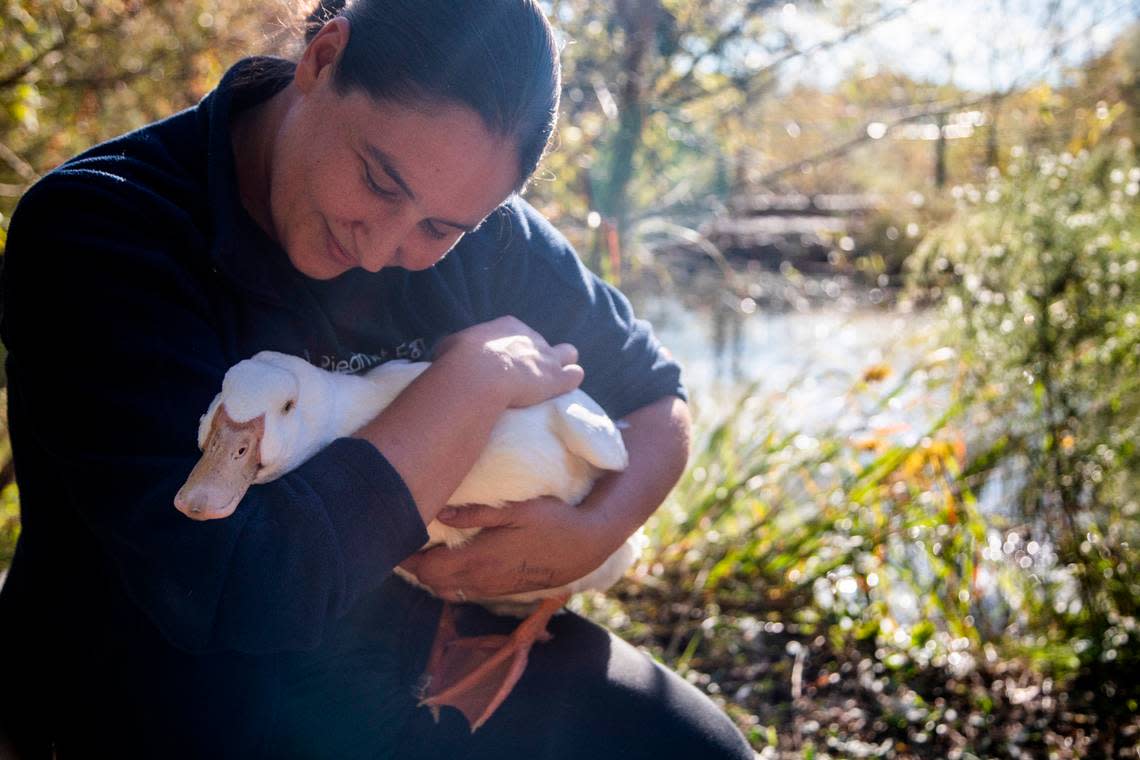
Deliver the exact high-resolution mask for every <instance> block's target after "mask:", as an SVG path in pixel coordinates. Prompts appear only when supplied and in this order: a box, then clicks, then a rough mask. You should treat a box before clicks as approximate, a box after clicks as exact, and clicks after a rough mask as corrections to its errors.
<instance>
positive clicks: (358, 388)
mask: <svg viewBox="0 0 1140 760" xmlns="http://www.w3.org/2000/svg"><path fill="white" fill-rule="evenodd" d="M428 366H429V364H428V363H427V362H418V363H410V362H406V361H391V362H387V363H386V364H382V365H380V366H378V367H375V368H373V369H371V370H369V371H368V372H366V373H364V374H362V375H342V374H336V373H332V372H327V371H325V370H322V369H319V368H317V367H314V366H313V365H311V364H309V363H308V362H307V361H305V360H304V359H301V358H299V357H295V356H289V355H286V354H280V353H276V352H272V351H263V352H261V353H259V354H257V355H255V356H254V357H253V358H251V359H247V360H245V361H243V362H240V363H238V364H236V365H234V366H233V367H232V368H231V369H230V370H229V372H228V373H227V374H226V378H225V381H224V382H223V384H222V392H221V393H219V394H218V396H217V398H215V399H214V402H213V403H212V404H211V405H210V408H209V410H208V411H207V413H206V415H205V416H203V418H202V421H201V425H200V428H199V443H200V444H201V443H203V442H204V441H205V438H206V435H207V434H208V433H209V430H210V427H211V423H212V420H213V416H214V414H215V413H216V411H217V409H218V408H219V407H220V406H221V405H222V404H223V403H224V404H225V407H226V411H227V413H228V414H229V415H230V417H232V418H233V419H234V420H235V421H237V422H244V421H247V420H250V419H253V418H255V417H257V416H258V415H261V414H265V416H266V424H265V436H264V438H263V439H262V443H261V455H262V463H263V465H264V469H263V470H262V471H261V474H259V476H258V478H257V481H256V482H258V483H265V482H268V481H270V480H273V479H275V478H277V477H280V476H281V475H284V474H285V473H287V472H289V471H291V470H293V469H295V468H296V467H298V466H300V465H301V464H302V463H304V462H305V461H306V460H307V459H309V457H311V456H313V454H315V453H317V452H318V451H320V450H321V449H322V448H324V447H325V446H327V445H328V444H330V443H332V441H334V440H336V439H337V438H341V437H344V436H348V435H351V434H352V433H354V432H355V431H357V430H359V429H360V428H361V427H363V426H364V424H365V423H367V422H369V421H370V420H372V419H373V418H374V417H375V416H376V415H377V414H379V413H380V412H381V411H382V410H383V409H384V408H385V407H386V406H388V405H389V404H390V403H392V401H393V400H394V399H395V398H396V397H397V396H398V395H399V394H400V392H401V391H403V390H404V388H406V387H407V386H408V385H410V384H411V382H412V381H413V380H414V379H415V378H416V377H418V376H419V375H420V373H422V372H423V371H424V370H426V369H427V368H428ZM628 463H629V458H628V454H627V452H626V449H625V444H624V443H623V441H622V437H621V433H620V432H619V431H618V429H617V427H616V425H615V424H614V422H613V420H611V419H610V418H609V417H607V416H606V414H605V412H604V411H602V409H601V407H599V406H598V404H597V403H596V402H595V401H594V400H593V399H592V398H590V397H589V396H588V395H587V394H585V393H584V392H582V391H581V390H574V391H571V392H570V393H566V394H563V395H562V396H558V397H557V398H554V399H551V400H549V401H546V402H543V403H541V404H537V405H535V406H531V407H526V408H523V409H509V410H507V411H506V412H505V413H504V414H503V415H502V416H501V417H500V418H499V420H498V422H497V423H496V424H495V426H494V428H493V429H492V430H491V434H490V437H489V439H488V442H487V445H486V447H485V448H484V449H483V452H482V453H481V454H480V456H479V458H478V460H476V462H475V464H474V466H473V467H472V468H471V471H470V472H469V473H468V474H467V477H465V478H464V479H463V482H462V483H460V484H459V487H458V488H457V489H456V490H455V493H454V494H453V495H452V496H451V498H450V499H448V504H450V505H453V506H462V505H465V504H485V505H488V506H492V507H502V506H504V505H506V504H508V503H510V502H515V501H525V500H527V499H533V498H536V497H539V496H554V497H557V498H559V499H561V500H563V501H565V502H567V503H568V504H571V505H575V504H578V503H579V502H580V501H581V500H582V499H583V498H585V496H586V494H587V493H589V491H590V488H591V487H592V486H593V484H594V481H595V480H597V478H598V476H599V475H601V473H602V471H603V470H623V469H625V467H626V466H627V465H628ZM427 530H428V536H429V540H428V543H427V544H426V545H425V546H433V545H436V544H447V545H448V546H453V547H454V546H460V545H462V544H464V543H465V542H466V541H468V540H469V539H470V538H471V536H473V535H475V533H477V532H478V529H466V530H464V529H458V528H452V527H450V526H447V525H444V524H442V523H440V522H438V521H432V522H431V523H430V524H429V525H428V526H427ZM643 540H644V539H643V538H642V535H641V533H640V531H639V532H638V533H637V534H635V535H634V536H633V537H631V538H630V539H629V540H628V541H627V542H626V543H625V544H624V545H623V546H622V547H621V548H620V549H619V550H618V551H617V552H615V553H614V554H613V555H611V556H610V558H609V559H608V560H607V561H606V562H605V563H604V564H603V565H602V566H601V567H599V568H598V569H597V570H595V571H594V572H592V573H590V574H589V575H587V576H586V577H584V578H581V579H579V580H577V581H575V582H574V583H571V584H569V585H567V586H564V587H561V588H557V589H547V590H543V591H535V592H530V593H527V594H517V595H513V596H510V597H502V598H497V599H495V600H479V601H481V602H484V603H486V604H487V605H488V606H491V607H493V608H495V609H496V610H497V611H505V612H511V613H517V612H520V611H521V610H519V609H518V605H526V604H529V603H531V602H534V601H537V600H540V599H543V598H546V597H550V596H555V595H557V594H561V593H576V592H578V591H584V590H587V589H605V588H608V587H609V586H611V585H613V583H615V582H616V581H617V580H618V579H619V578H620V577H621V576H622V574H623V573H624V572H625V570H626V569H627V568H628V567H629V566H630V565H631V564H632V563H633V562H634V561H635V560H636V559H637V557H638V555H639V554H640V552H641V548H642V542H643ZM397 572H398V573H399V574H400V575H401V576H403V577H405V578H406V579H408V580H409V581H411V582H413V583H417V581H416V580H415V578H414V577H412V576H410V575H409V574H408V573H406V572H404V571H402V570H400V569H397ZM417 585H418V584H417ZM429 590H430V589H429Z"/></svg>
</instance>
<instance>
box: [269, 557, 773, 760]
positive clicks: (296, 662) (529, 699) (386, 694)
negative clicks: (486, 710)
mask: <svg viewBox="0 0 1140 760" xmlns="http://www.w3.org/2000/svg"><path fill="white" fill-rule="evenodd" d="M440 609H441V603H440V602H439V601H438V600H436V599H433V598H432V597H430V596H428V595H427V594H425V593H423V592H421V591H419V590H416V589H413V588H411V587H410V586H408V585H406V584H404V583H403V582H401V581H398V580H396V579H393V580H392V581H390V582H388V583H386V584H384V586H383V587H382V588H381V589H380V590H379V591H378V592H377V593H376V594H374V595H373V596H371V597H369V598H368V599H366V600H365V601H364V602H363V603H361V604H360V605H358V606H357V608H356V610H355V611H354V612H353V613H352V614H351V615H350V617H349V620H347V621H344V622H345V624H343V625H339V626H338V627H337V634H336V635H335V636H334V637H331V638H332V640H330V641H328V642H327V643H326V644H325V645H324V646H322V647H321V648H320V649H319V650H317V651H316V652H306V653H303V654H298V655H290V656H289V657H288V658H287V660H286V663H285V669H284V677H283V681H282V683H281V686H282V689H283V696H282V698H281V701H280V704H279V708H278V713H277V715H276V717H275V720H274V729H273V731H272V736H271V738H270V742H269V747H268V751H267V755H268V756H270V757H275V758H276V757H296V758H326V757H327V758H337V759H338V760H340V759H342V758H366V757H367V758H389V757H391V758H401V760H403V759H404V758H407V759H408V760H411V759H413V758H448V760H458V759H459V758H506V757H520V758H521V757H525V758H534V759H535V760H538V759H540V758H586V757H589V758H609V757H613V758H641V757H644V758H650V757H652V758H749V759H750V758H752V756H753V753H752V751H751V750H750V749H749V748H748V746H747V743H746V742H745V741H744V739H743V737H742V736H741V735H740V733H739V732H738V731H737V730H736V728H735V727H734V726H733V725H732V723H731V721H730V720H729V719H728V718H727V717H726V716H725V715H724V714H723V713H722V712H721V711H720V709H719V708H717V707H716V705H714V704H713V703H712V702H711V701H710V700H709V699H708V698H707V697H705V696H704V695H703V694H701V693H700V692H699V691H698V690H697V689H696V688H694V687H693V686H692V685H690V684H689V683H687V682H685V681H684V680H683V679H681V678H680V677H678V676H677V675H676V674H675V673H673V672H671V671H669V670H667V669H666V668H664V667H662V666H661V665H659V664H658V663H656V662H654V661H653V660H652V659H651V658H650V657H648V656H646V655H644V654H642V653H641V652H639V651H638V650H637V649H635V648H634V647H632V646H630V645H629V644H627V643H626V642H624V641H622V640H621V639H619V638H617V637H616V636H614V635H613V634H611V633H609V632H608V631H606V630H605V629H604V628H601V627H600V626H597V625H595V624H594V623H591V622H590V621H588V620H586V619H585V618H582V617H581V616H579V615H575V614H573V613H570V612H565V611H563V612H561V613H559V614H558V615H556V616H555V617H554V619H553V620H552V621H551V624H550V631H551V633H552V634H553V636H554V638H553V640H551V641H549V642H545V643H540V644H536V645H535V647H534V648H533V649H532V650H531V654H530V661H529V664H528V665H527V669H526V672H525V674H524V675H523V677H522V680H520V681H519V683H518V685H517V686H516V687H515V689H514V691H513V692H512V693H511V695H510V697H508V699H507V701H506V702H505V703H504V704H503V705H502V706H501V707H500V708H499V710H498V711H497V712H496V713H495V714H494V715H493V716H492V717H491V719H490V720H489V721H488V722H487V723H486V724H485V725H484V726H483V727H482V728H480V729H479V730H478V731H477V732H476V733H475V734H474V735H472V734H471V733H470V732H469V729H468V726H467V722H466V721H465V720H464V718H463V716H462V715H461V714H460V713H459V712H458V711H457V710H455V709H453V708H450V707H445V708H443V709H442V711H441V715H440V722H439V723H438V724H436V723H435V722H433V720H432V716H431V713H430V711H429V710H428V709H427V708H421V707H417V706H416V699H415V693H416V691H417V682H418V680H419V679H420V677H421V674H422V672H423V669H424V666H425V664H426V662H427V657H428V652H429V651H430V648H431V642H432V639H433V637H434V635H435V628H436V623H437V621H438V620H439V614H440ZM459 610H460V611H459V630H460V633H461V634H464V635H470V634H472V633H503V632H507V631H509V630H511V629H512V628H513V626H514V625H515V624H516V622H517V621H514V620H510V619H504V618H498V617H495V616H493V615H491V614H490V613H488V612H486V611H485V610H483V609H482V608H480V607H476V606H474V605H464V606H462V607H461V608H459Z"/></svg>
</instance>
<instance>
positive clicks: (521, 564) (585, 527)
mask: <svg viewBox="0 0 1140 760" xmlns="http://www.w3.org/2000/svg"><path fill="white" fill-rule="evenodd" d="M436 519H437V520H439V521H440V522H442V523H444V524H446V525H450V526H452V527H456V528H475V527H480V528H483V530H482V531H481V532H480V533H479V534H478V535H476V536H475V537H474V538H473V539H471V542H470V543H469V544H467V545H466V546H463V547H461V548H458V549H448V548H447V547H446V546H437V547H433V548H431V549H427V550H425V551H422V552H417V553H416V554H413V555H412V556H411V557H409V558H408V559H406V560H404V562H402V563H401V567H403V568H404V569H405V570H407V571H409V572H411V573H412V574H413V575H415V576H416V577H417V578H418V579H419V580H420V582H422V583H423V584H425V585H426V586H428V587H429V588H431V589H432V591H433V592H434V593H435V594H436V596H439V597H441V598H443V599H447V600H450V601H464V600H466V599H483V598H488V597H495V596H503V595H505V594H514V593H519V592H523V591H536V590H539V589H547V588H557V587H558V586H562V585H564V584H567V583H570V582H571V581H575V580H578V579H579V578H581V577H583V576H585V575H587V574H589V573H590V572H591V571H593V570H595V569H596V568H598V567H599V566H601V564H602V563H603V562H604V561H605V560H606V558H607V557H609V555H610V554H611V553H613V552H614V551H615V550H616V549H617V548H618V546H620V545H621V541H620V540H617V538H616V537H613V536H609V537H607V538H605V539H600V538H599V536H597V535H596V533H595V531H596V528H595V527H594V525H593V521H592V520H591V519H590V517H589V515H588V514H586V513H584V512H582V511H581V510H579V509H577V508H576V507H571V506H569V505H568V504H566V502H564V501H562V500H560V499H556V498H552V497H541V498H538V499H531V500H530V501H523V502H517V503H514V504H509V505H507V506H506V507H504V508H502V509H495V508H494V507H487V506H482V505H471V506H464V507H458V508H455V507H449V508H447V509H445V510H443V511H441V512H440V513H439V515H437V517H436ZM615 541H616V542H617V543H616V545H613V546H611V545H610V544H612V543H614V542H615Z"/></svg>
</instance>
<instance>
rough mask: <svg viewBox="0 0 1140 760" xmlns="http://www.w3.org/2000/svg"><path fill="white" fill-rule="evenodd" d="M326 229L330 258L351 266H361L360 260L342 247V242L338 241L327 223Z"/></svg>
mask: <svg viewBox="0 0 1140 760" xmlns="http://www.w3.org/2000/svg"><path fill="white" fill-rule="evenodd" d="M325 230H326V232H327V233H328V245H327V248H328V252H329V258H331V259H332V260H333V261H335V262H337V263H338V264H340V265H342V266H346V267H349V268H352V267H357V266H360V262H359V261H357V260H356V259H354V258H352V256H351V255H349V253H348V251H346V250H344V248H342V247H341V245H340V243H338V242H337V241H336V237H334V236H333V234H332V230H331V229H329V226H328V224H327V223H326V224H325Z"/></svg>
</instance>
